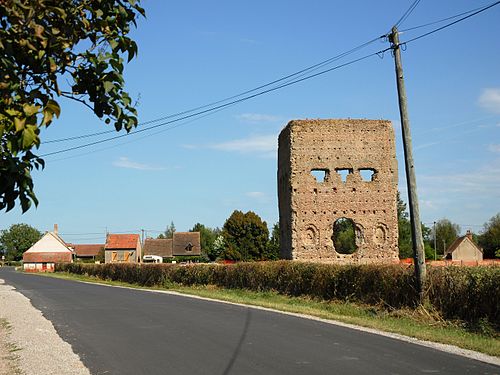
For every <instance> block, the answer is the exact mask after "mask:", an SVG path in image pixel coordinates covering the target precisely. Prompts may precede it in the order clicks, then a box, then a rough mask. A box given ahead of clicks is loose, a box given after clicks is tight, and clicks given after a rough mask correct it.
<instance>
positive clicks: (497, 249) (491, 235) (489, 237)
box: [478, 213, 500, 258]
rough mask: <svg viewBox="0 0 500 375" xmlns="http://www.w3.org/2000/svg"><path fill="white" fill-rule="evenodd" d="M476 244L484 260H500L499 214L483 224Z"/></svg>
mask: <svg viewBox="0 0 500 375" xmlns="http://www.w3.org/2000/svg"><path fill="white" fill-rule="evenodd" d="M478 242H479V246H481V247H482V248H483V255H484V257H485V258H495V257H497V258H500V213H498V214H496V215H495V216H493V217H492V218H491V219H490V220H489V221H488V222H487V223H485V224H484V230H483V233H482V234H481V235H480V236H479V241H478Z"/></svg>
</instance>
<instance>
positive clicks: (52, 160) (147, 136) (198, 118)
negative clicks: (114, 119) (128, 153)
mask: <svg viewBox="0 0 500 375" xmlns="http://www.w3.org/2000/svg"><path fill="white" fill-rule="evenodd" d="M233 105H235V104H233ZM224 109H225V108H221V109H218V110H216V111H213V112H210V113H206V114H205V115H203V116H200V117H197V118H193V119H191V120H189V121H184V122H180V123H177V124H175V125H172V126H169V127H167V128H165V129H162V130H160V131H157V132H154V133H150V134H147V135H145V136H143V137H139V138H135V139H131V140H130V141H127V142H121V143H118V144H115V145H113V146H108V147H101V148H99V149H97V150H92V151H90V152H83V153H80V154H77V155H72V156H68V157H64V158H58V159H50V162H51V163H54V162H58V161H63V160H68V159H74V158H78V157H82V156H86V155H90V154H95V153H96V152H101V151H105V150H110V149H112V148H116V147H120V146H123V145H126V144H129V143H132V142H137V141H140V140H143V139H146V138H149V137H152V136H154V135H158V134H161V133H164V132H166V131H169V130H172V129H175V128H177V127H179V126H184V125H187V124H190V123H193V122H195V121H198V120H200V119H202V118H205V117H208V116H211V115H214V114H215V113H217V112H220V111H222V110H224Z"/></svg>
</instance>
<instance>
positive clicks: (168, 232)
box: [158, 221, 175, 238]
mask: <svg viewBox="0 0 500 375" xmlns="http://www.w3.org/2000/svg"><path fill="white" fill-rule="evenodd" d="M174 233H175V224H174V222H173V221H171V222H170V225H169V226H168V227H167V228H166V229H165V237H163V238H174ZM158 238H159V236H158Z"/></svg>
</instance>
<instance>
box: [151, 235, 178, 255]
mask: <svg viewBox="0 0 500 375" xmlns="http://www.w3.org/2000/svg"><path fill="white" fill-rule="evenodd" d="M144 255H145V256H147V255H155V256H160V257H162V258H172V257H173V255H172V239H171V238H167V239H165V238H156V239H155V238H146V240H145V241H144Z"/></svg>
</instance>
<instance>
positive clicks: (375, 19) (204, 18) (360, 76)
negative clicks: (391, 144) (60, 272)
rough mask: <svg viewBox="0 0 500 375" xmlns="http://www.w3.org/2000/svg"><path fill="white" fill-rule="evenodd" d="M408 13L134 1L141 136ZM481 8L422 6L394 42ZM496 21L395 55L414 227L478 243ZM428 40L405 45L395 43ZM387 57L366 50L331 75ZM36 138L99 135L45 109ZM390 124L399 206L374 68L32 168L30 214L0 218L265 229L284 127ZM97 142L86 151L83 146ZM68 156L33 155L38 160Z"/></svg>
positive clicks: (457, 3)
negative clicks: (152, 123)
mask: <svg viewBox="0 0 500 375" xmlns="http://www.w3.org/2000/svg"><path fill="white" fill-rule="evenodd" d="M411 3H412V1H377V2H372V1H367V0H363V1H361V0H359V1H350V2H333V1H326V0H325V1H323V0H317V1H310V2H304V1H290V0H286V1H285V0H276V1H272V2H270V1H252V2H235V1H217V2H205V1H194V0H193V1H189V0H186V1H171V2H164V1H151V0H148V1H143V3H142V4H143V6H144V7H145V9H146V12H147V18H146V19H141V20H139V23H138V28H137V29H136V30H134V32H133V37H134V38H135V40H136V41H137V43H138V45H139V55H138V57H137V58H136V59H135V60H133V61H132V62H131V63H130V64H129V65H128V66H127V68H126V72H125V74H126V81H127V89H128V90H129V92H130V94H131V95H132V97H133V98H134V99H138V111H139V120H140V121H141V122H144V121H148V120H153V119H157V118H160V117H163V116H168V115H169V114H172V113H177V112H180V111H183V110H186V109H191V108H194V107H198V106H201V105H205V104H207V103H211V102H214V101H217V100H219V99H223V98H226V97H229V96H232V95H234V94H238V93H240V92H243V91H246V90H248V89H252V88H254V87H257V86H259V85H261V84H264V83H267V82H270V81H273V80H275V79H277V78H280V77H282V76H285V75H287V74H290V73H293V72H295V71H298V70H300V69H302V68H305V67H307V66H310V65H313V64H316V63H318V62H321V61H323V60H325V59H327V58H330V57H332V56H336V55H338V54H339V53H342V52H345V51H347V50H350V49H351V48H353V47H355V46H358V45H360V44H362V43H364V42H366V41H369V40H371V39H373V38H376V37H378V36H380V35H383V34H385V33H386V32H388V31H389V29H390V28H391V26H392V25H393V24H394V23H396V21H397V20H398V19H399V18H400V17H401V15H402V14H403V13H404V12H405V11H406V10H407V9H408V7H409V6H410V5H411ZM486 4H489V2H488V1H470V0H469V1H465V0H454V1H451V0H442V1H439V2H430V1H428V0H422V1H421V2H420V4H419V5H418V6H417V8H416V9H415V10H414V12H413V13H412V14H411V15H410V16H409V17H408V19H407V20H405V21H404V23H403V24H402V25H401V26H400V29H401V30H404V29H406V28H410V27H413V26H418V25H422V24H426V23H429V22H432V21H435V20H439V19H442V18H446V17H449V16H452V15H456V14H458V13H461V12H464V11H467V10H470V9H474V8H478V7H480V6H482V5H486ZM499 19H500V6H496V7H494V8H492V9H490V10H488V11H486V12H484V13H482V14H480V15H478V16H475V17H472V18H470V19H468V20H466V21H464V22H461V23H459V24H457V25H454V26H452V27H450V28H448V29H446V30H443V31H441V32H438V33H436V34H433V35H431V36H428V37H426V38H423V39H420V40H418V41H415V42H413V43H409V44H408V45H407V49H406V51H404V52H403V63H404V71H405V79H406V88H407V93H408V100H409V114H410V120H411V128H412V136H413V146H414V157H415V163H416V173H417V182H418V193H419V200H420V209H421V219H422V221H423V222H424V223H428V224H429V223H432V222H433V221H435V220H439V219H441V218H443V217H446V218H448V219H450V220H452V221H453V222H455V223H458V224H460V225H461V228H462V231H465V230H467V229H472V230H473V231H474V232H478V231H480V229H481V227H482V225H483V223H484V222H486V221H487V220H488V219H489V218H490V217H492V216H493V215H495V214H496V213H498V212H499V211H500V189H499V186H500V71H499V69H498V67H499V66H500V48H499V47H500V46H499V43H500V41H499V39H498V35H500V22H498V21H499ZM440 25H442V24H438V25H433V26H430V27H428V28H422V29H417V30H413V31H406V32H403V33H402V34H401V37H400V38H401V40H402V41H405V40H409V39H411V38H413V37H415V36H418V35H421V34H423V33H424V32H426V31H429V30H432V29H433V28H436V27H439V26H440ZM387 47H388V43H387V42H384V41H382V40H381V41H376V42H375V43H372V44H371V45H369V46H368V47H366V48H364V49H362V50H361V51H359V52H358V53H355V54H352V55H350V56H348V57H346V58H345V59H342V60H339V61H337V62H335V63H333V64H332V65H329V66H327V67H326V68H330V67H333V66H335V64H340V63H344V62H347V61H349V60H352V59H356V58H358V57H361V56H364V55H366V54H370V53H374V52H377V51H379V50H382V49H385V48H387ZM60 103H61V105H62V110H63V111H62V115H61V117H60V119H59V120H58V121H56V122H55V123H54V124H53V125H51V126H50V128H48V129H47V130H46V131H44V133H43V134H42V137H43V138H42V139H43V140H54V139H59V138H64V137H70V136H75V135H81V134H87V133H94V132H99V131H102V130H106V129H107V128H106V125H105V124H104V123H103V122H101V121H99V119H97V118H96V117H95V116H94V115H93V114H92V113H91V112H90V111H89V110H88V109H86V108H85V107H83V106H79V105H77V104H76V103H72V102H68V101H63V100H61V102H60ZM348 117H350V118H369V119H388V120H391V121H393V124H394V127H395V133H396V139H397V141H396V142H397V144H396V146H397V157H398V160H399V176H400V178H399V189H400V191H401V192H402V194H403V197H405V196H406V188H405V185H406V184H405V180H404V176H405V174H404V169H403V163H402V159H403V155H402V146H401V131H400V122H399V112H398V105H397V93H396V84H395V76H394V62H393V59H392V57H391V54H390V52H386V53H385V54H384V56H383V58H380V57H377V56H374V57H371V58H368V59H366V60H363V61H360V62H358V63H355V64H352V65H350V66H347V67H344V68H341V69H338V70H334V71H332V72H330V73H327V74H324V75H321V76H319V77H316V78H313V79H310V80H307V81H304V82H301V83H298V84H296V85H293V86H290V87H287V88H283V89H281V90H277V91H275V92H272V93H269V94H266V95H262V96H260V97H257V98H254V99H251V100H248V101H245V102H243V103H239V104H237V105H234V106H230V107H229V108H226V109H224V110H221V111H217V112H216V113H213V114H211V115H209V116H204V117H202V118H199V119H196V120H195V121H188V122H186V121H185V122H180V123H176V127H170V126H165V127H160V128H158V129H157V130H156V131H152V132H145V133H142V134H140V135H139V134H138V135H135V136H129V137H125V138H124V139H120V140H116V141H112V142H109V143H104V144H101V145H97V146H93V147H90V148H84V149H81V150H77V151H73V152H68V153H63V154H59V155H54V156H50V157H47V158H46V162H47V166H46V168H45V170H44V171H43V172H35V173H34V178H35V188H36V192H37V195H38V198H39V199H40V204H39V206H38V208H37V209H32V210H30V211H29V212H28V213H26V214H24V215H22V214H21V211H20V209H19V208H18V207H16V208H15V209H14V210H13V211H11V212H9V213H3V212H2V213H1V214H0V229H3V228H7V227H9V226H10V225H11V224H14V223H19V222H26V223H28V224H30V225H33V226H35V227H37V228H38V229H40V230H42V231H45V230H50V229H51V228H52V226H53V224H54V223H58V224H59V231H60V233H62V235H63V238H64V239H65V240H66V241H68V242H76V243H85V242H88V243H93V242H103V241H104V233H105V232H106V230H108V231H110V232H137V231H138V230H140V229H146V230H147V231H148V234H149V235H152V236H156V235H157V234H158V231H161V230H164V228H165V227H166V226H167V225H168V224H169V223H170V222H171V221H174V223H175V225H176V227H177V230H181V231H182V230H188V229H190V228H191V227H192V226H193V225H194V224H195V223H197V222H201V223H203V224H205V225H208V226H211V227H216V226H219V227H220V226H222V225H223V224H224V221H225V220H226V219H227V217H228V216H229V215H230V214H231V212H232V211H233V210H235V209H239V210H243V211H247V210H253V211H255V212H256V213H257V214H259V215H260V216H261V217H262V218H263V219H264V220H266V221H267V223H268V224H269V225H270V226H271V225H272V224H274V223H275V222H276V221H277V220H278V208H277V192H276V191H277V190H276V171H277V166H276V162H277V157H276V149H277V136H278V133H279V132H280V130H281V129H282V128H283V127H284V126H285V125H286V123H287V122H288V121H289V120H292V119H304V118H348ZM97 139H101V138H91V139H90V140H97ZM82 143H85V140H84V141H81V140H80V141H74V142H64V143H51V144H46V145H42V146H41V148H40V150H39V152H40V154H44V153H49V152H52V151H57V150H59V149H62V148H67V147H72V146H77V145H79V144H82Z"/></svg>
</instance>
